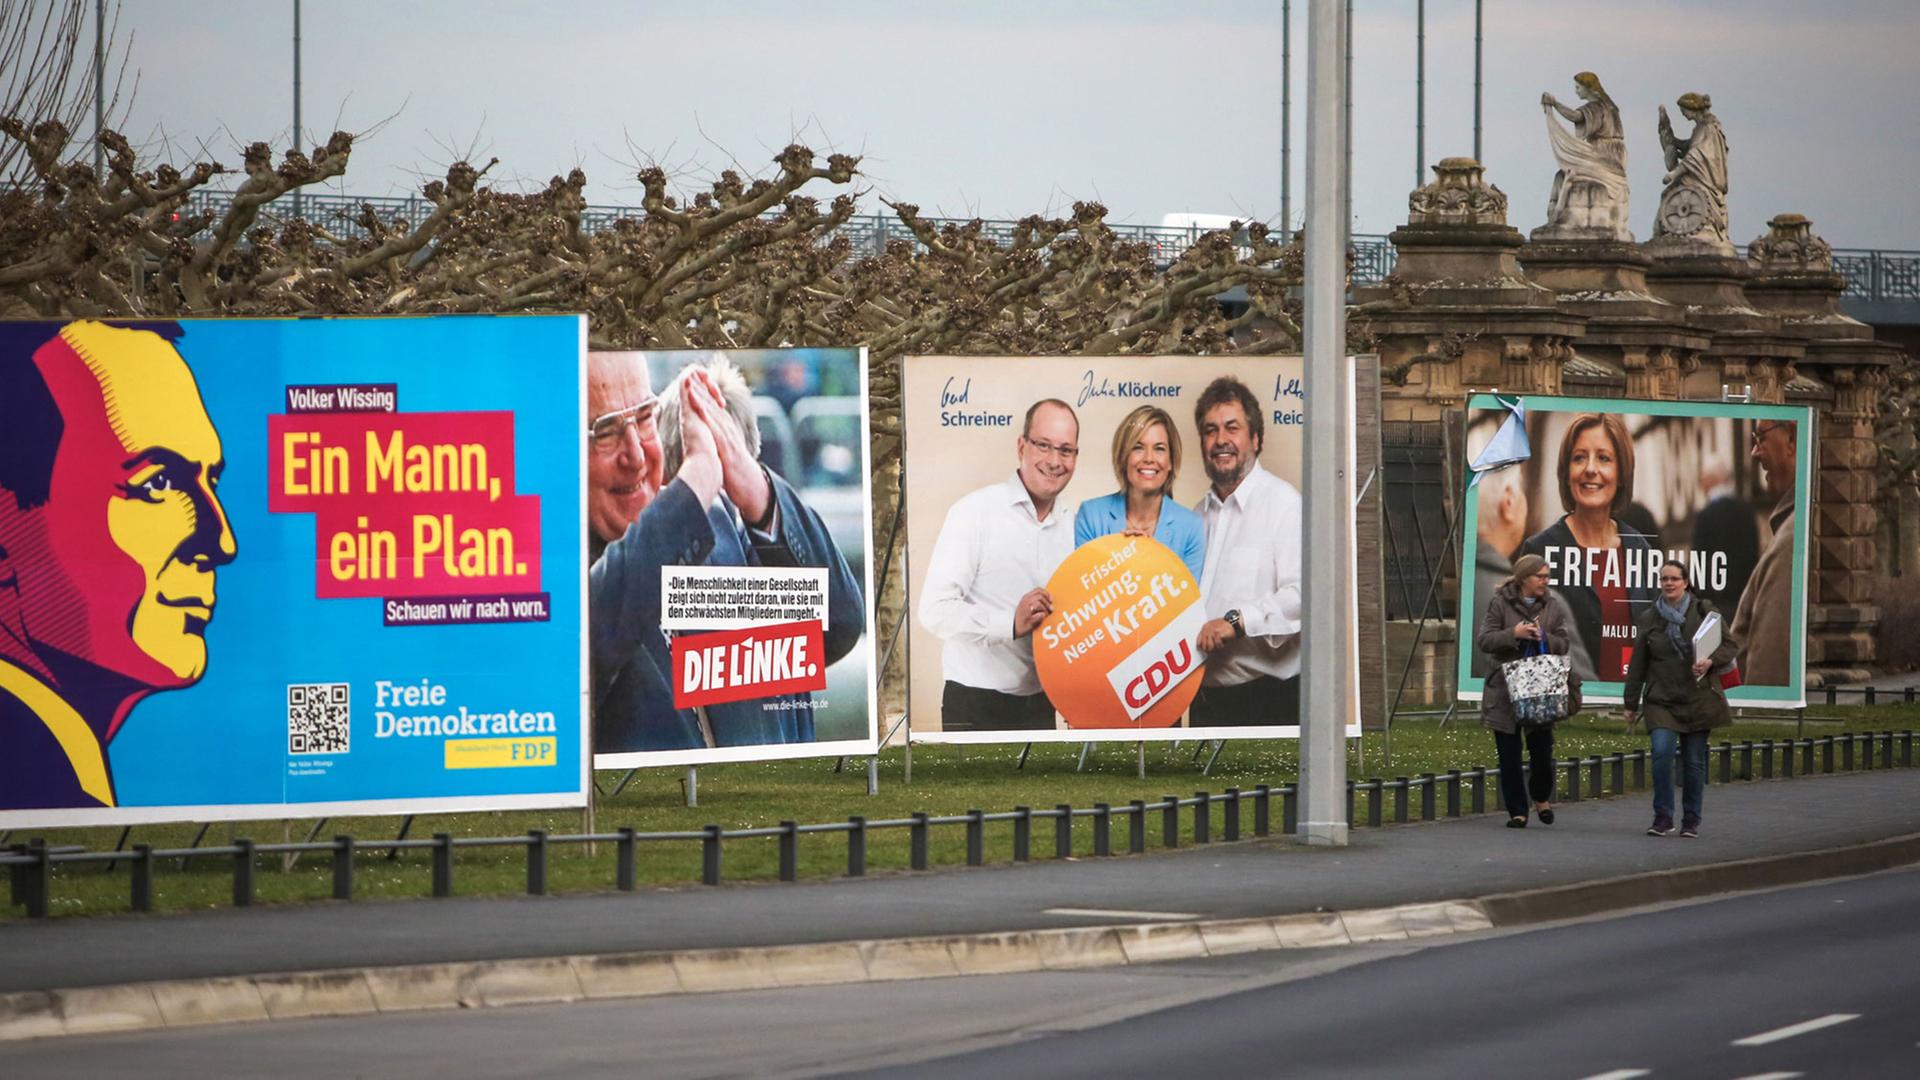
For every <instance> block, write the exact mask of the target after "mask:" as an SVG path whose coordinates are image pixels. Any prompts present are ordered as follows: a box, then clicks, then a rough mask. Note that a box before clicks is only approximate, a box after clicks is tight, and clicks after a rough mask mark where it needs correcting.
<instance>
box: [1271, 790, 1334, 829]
mask: <svg viewBox="0 0 1920 1080" xmlns="http://www.w3.org/2000/svg"><path fill="white" fill-rule="evenodd" d="M1349 820H1351V816H1349ZM1280 831H1281V832H1282V833H1284V834H1286V835H1288V836H1292V835H1294V834H1295V833H1297V832H1299V831H1300V787H1299V785H1297V784H1289V785H1287V787H1286V788H1285V789H1284V790H1283V791H1281V792H1280Z"/></svg>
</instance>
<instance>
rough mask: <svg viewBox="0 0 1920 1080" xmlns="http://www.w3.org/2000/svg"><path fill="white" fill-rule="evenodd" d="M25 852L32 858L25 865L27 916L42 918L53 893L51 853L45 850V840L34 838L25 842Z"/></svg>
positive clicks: (44, 916)
mask: <svg viewBox="0 0 1920 1080" xmlns="http://www.w3.org/2000/svg"><path fill="white" fill-rule="evenodd" d="M27 854H28V855H30V856H32V857H33V860H34V861H33V862H32V863H30V864H28V866H27V875H26V885H27V889H26V896H25V898H24V900H25V903H26V906H27V918H29V919H44V918H46V917H47V905H48V903H49V901H50V899H51V897H52V895H53V853H52V852H50V851H48V850H47V842H46V841H45V840H41V839H38V838H36V839H33V840H29V841H28V842H27Z"/></svg>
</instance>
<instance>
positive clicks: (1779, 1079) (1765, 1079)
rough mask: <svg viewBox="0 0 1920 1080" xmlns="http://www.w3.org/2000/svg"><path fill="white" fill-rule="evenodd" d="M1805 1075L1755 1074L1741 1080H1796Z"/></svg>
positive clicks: (1791, 1073)
mask: <svg viewBox="0 0 1920 1080" xmlns="http://www.w3.org/2000/svg"><path fill="white" fill-rule="evenodd" d="M1805 1075H1807V1074H1806V1073H1797V1072H1770V1073H1754V1074H1753V1075H1752V1076H1742V1077H1740V1078H1739V1080H1796V1078H1797V1077H1801V1076H1805Z"/></svg>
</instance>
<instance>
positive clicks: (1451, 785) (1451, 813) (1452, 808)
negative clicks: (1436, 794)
mask: <svg viewBox="0 0 1920 1080" xmlns="http://www.w3.org/2000/svg"><path fill="white" fill-rule="evenodd" d="M1447 816H1448V817H1450V818H1457V817H1459V816H1460V770H1459V769H1448V770H1447Z"/></svg>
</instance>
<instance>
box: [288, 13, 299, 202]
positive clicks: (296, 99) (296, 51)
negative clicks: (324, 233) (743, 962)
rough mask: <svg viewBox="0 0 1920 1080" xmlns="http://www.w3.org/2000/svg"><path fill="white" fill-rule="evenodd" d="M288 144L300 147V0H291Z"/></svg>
mask: <svg viewBox="0 0 1920 1080" xmlns="http://www.w3.org/2000/svg"><path fill="white" fill-rule="evenodd" d="M289 145H290V146H291V147H292V148H293V149H295V150H298V149H300V0H293V138H292V139H291V140H289ZM293 216H294V217H299V216H300V189H299V188H294V189H293Z"/></svg>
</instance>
